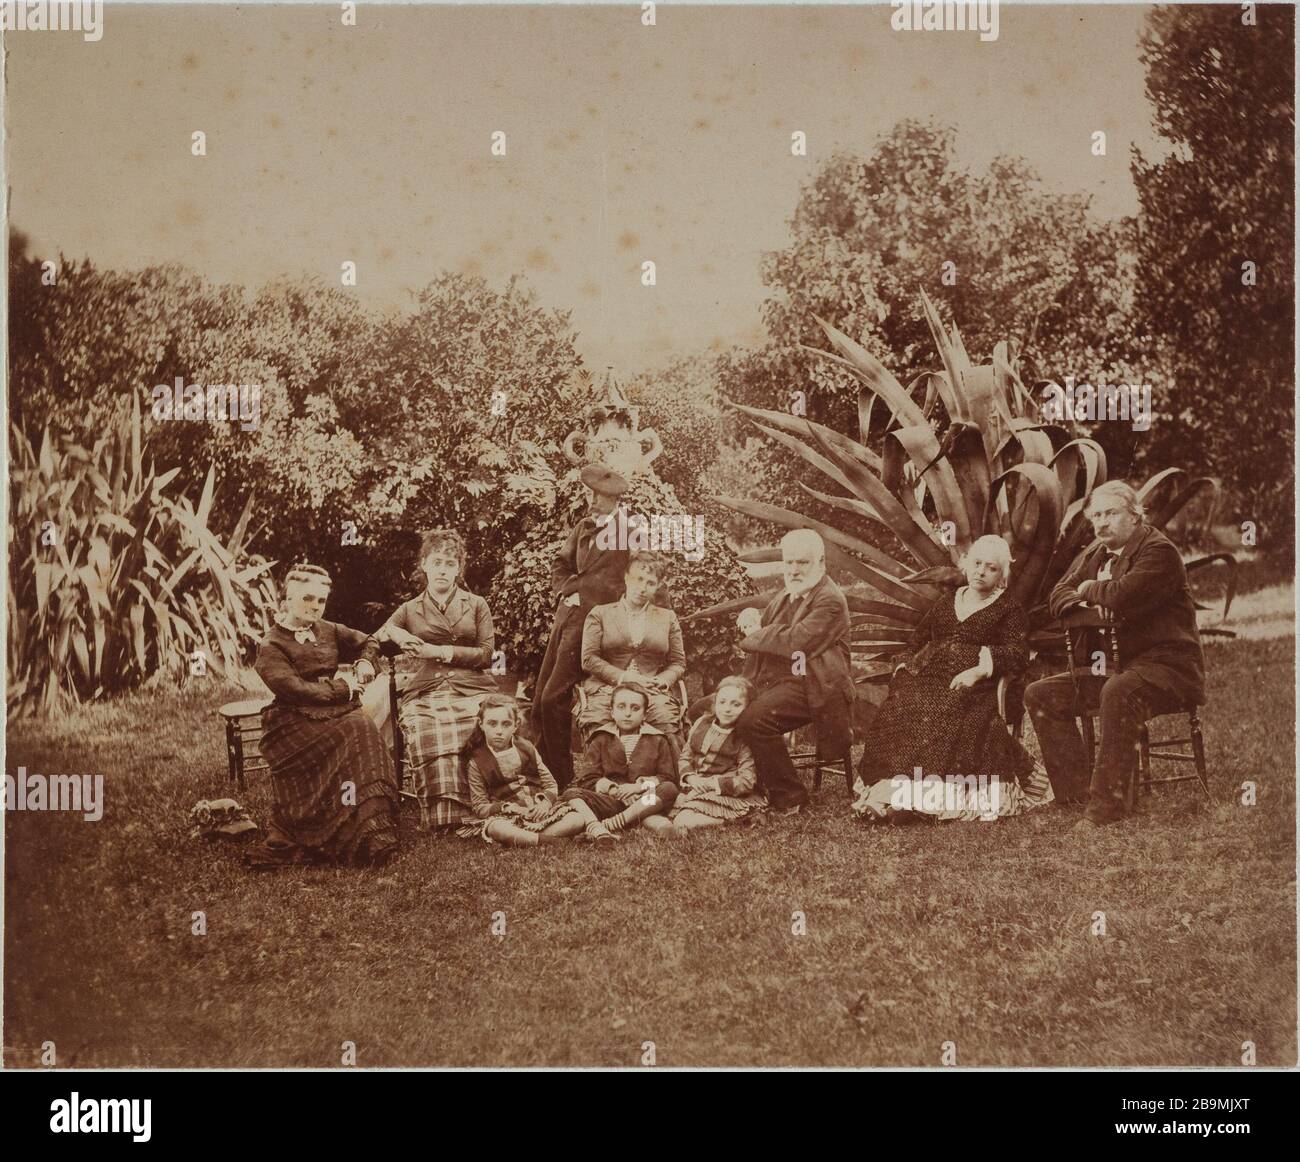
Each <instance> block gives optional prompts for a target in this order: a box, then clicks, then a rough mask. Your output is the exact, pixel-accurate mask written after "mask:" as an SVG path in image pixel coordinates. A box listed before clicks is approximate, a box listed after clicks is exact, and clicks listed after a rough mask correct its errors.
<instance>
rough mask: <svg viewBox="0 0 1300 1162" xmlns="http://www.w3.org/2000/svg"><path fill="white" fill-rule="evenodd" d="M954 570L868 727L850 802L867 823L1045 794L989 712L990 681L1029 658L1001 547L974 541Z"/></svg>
mask: <svg viewBox="0 0 1300 1162" xmlns="http://www.w3.org/2000/svg"><path fill="white" fill-rule="evenodd" d="M962 568H963V570H964V572H965V574H966V581H967V583H966V584H965V585H964V586H962V587H961V588H959V589H958V590H957V591H956V593H954V594H953V596H952V597H941V598H939V600H937V601H936V602H935V603H934V605H932V606H931V607H930V609H929V610H927V611H926V614H925V617H923V618H922V619H921V622H920V624H919V625H918V626H917V627H916V629H915V630H914V631H913V634H912V641H911V646H912V650H913V653H912V655H911V656H910V657H909V658H908V659H907V661H905V662H904V663H902V665H900V667H899V668H898V669H897V670H896V671H895V673H894V680H893V683H892V684H891V686H890V688H889V695H888V697H886V699H885V701H884V704H883V705H882V706H881V707H880V710H879V711H878V713H877V714H876V717H875V718H874V719H873V721H872V723H871V726H870V728H869V729H868V732H867V737H866V745H865V750H864V752H863V755H862V763H861V766H860V767H859V772H858V773H859V776H860V785H859V794H858V799H857V801H856V802H855V803H854V804H853V812H854V814H855V815H857V816H858V817H859V818H861V819H863V820H865V821H867V822H878V821H880V820H884V819H890V818H898V819H900V821H901V820H902V819H911V818H929V819H936V820H972V819H981V818H985V819H987V818H996V817H999V816H1005V815H1014V814H1017V813H1018V812H1020V811H1022V810H1024V809H1026V808H1028V807H1037V806H1040V805H1041V804H1042V803H1045V802H1049V801H1050V800H1051V787H1050V784H1049V783H1048V781H1047V775H1046V772H1045V771H1044V770H1043V768H1042V767H1041V765H1038V764H1035V762H1034V760H1033V759H1032V758H1031V757H1030V755H1029V754H1028V753H1027V752H1026V751H1025V749H1024V748H1023V747H1022V746H1021V745H1020V743H1019V742H1017V741H1016V740H1015V739H1014V738H1012V737H1011V734H1010V733H1009V732H1008V730H1007V728H1006V726H1005V724H1004V723H1003V722H1002V720H1001V718H1000V717H999V716H998V707H997V689H996V680H997V679H998V678H999V677H1001V676H1002V675H1003V674H1007V675H1010V676H1018V675H1020V674H1021V673H1022V672H1023V671H1024V669H1025V666H1026V665H1027V664H1028V661H1029V651H1028V649H1027V647H1026V645H1025V611H1024V610H1023V609H1022V608H1021V606H1020V604H1019V603H1018V602H1017V601H1016V600H1015V599H1014V598H1013V597H1011V595H1010V594H1008V593H1007V591H1006V584H1007V579H1008V577H1009V576H1010V572H1011V548H1010V546H1009V545H1008V544H1007V542H1006V541H1004V540H1003V539H1002V538H1001V537H998V536H984V537H980V538H979V540H977V541H975V542H974V544H972V545H971V547H970V549H969V550H968V551H967V553H966V555H965V556H964V557H963V558H962ZM945 780H946V782H945ZM958 780H960V781H958ZM981 788H983V789H984V790H985V792H986V793H985V794H984V795H983V796H981V795H980V793H979V792H980V789H981Z"/></svg>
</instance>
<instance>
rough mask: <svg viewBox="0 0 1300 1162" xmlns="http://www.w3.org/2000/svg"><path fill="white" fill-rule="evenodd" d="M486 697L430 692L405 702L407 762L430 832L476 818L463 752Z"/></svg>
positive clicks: (400, 712) (401, 721) (403, 725)
mask: <svg viewBox="0 0 1300 1162" xmlns="http://www.w3.org/2000/svg"><path fill="white" fill-rule="evenodd" d="M483 697H484V695H483V694H473V695H457V694H449V693H447V692H446V691H442V690H429V691H426V692H425V693H423V694H417V695H415V696H414V697H413V698H404V699H402V703H401V705H400V707H399V708H398V712H397V714H398V723H399V725H400V726H401V728H402V737H403V738H404V739H405V740H406V761H407V763H408V764H409V766H410V770H411V776H412V784H413V786H414V788H415V794H416V797H417V798H418V799H419V801H420V817H421V819H422V820H423V822H424V825H425V826H426V827H451V826H455V825H457V824H460V823H465V822H468V821H470V820H472V819H474V818H475V816H474V812H473V811H472V810H470V805H469V779H468V777H467V776H466V774H465V771H464V770H463V768H462V765H461V761H460V751H461V747H463V746H464V745H465V744H466V743H467V742H468V741H469V736H470V735H471V734H472V733H473V732H474V726H475V724H476V723H477V721H478V708H479V703H480V702H482V701H483Z"/></svg>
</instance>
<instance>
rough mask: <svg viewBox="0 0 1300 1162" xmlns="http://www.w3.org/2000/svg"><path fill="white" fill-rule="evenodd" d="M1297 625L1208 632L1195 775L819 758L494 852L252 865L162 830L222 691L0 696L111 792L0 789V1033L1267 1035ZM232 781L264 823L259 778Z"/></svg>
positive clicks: (844, 1038) (7, 1057)
mask: <svg viewBox="0 0 1300 1162" xmlns="http://www.w3.org/2000/svg"><path fill="white" fill-rule="evenodd" d="M1293 649H1294V642H1293V640H1292V639H1291V638H1272V639H1268V640H1253V641H1236V642H1226V643H1225V642H1221V641H1207V644H1206V650H1207V657H1208V663H1209V674H1210V704H1209V706H1208V707H1207V710H1206V714H1205V721H1206V732H1207V742H1208V748H1209V756H1210V767H1211V775H1212V780H1213V790H1214V799H1213V802H1212V803H1210V804H1208V805H1207V804H1204V803H1203V802H1202V801H1201V800H1200V797H1199V794H1198V792H1197V791H1196V790H1195V789H1194V788H1193V787H1192V786H1190V785H1180V786H1178V787H1176V788H1173V789H1171V790H1166V791H1164V792H1162V793H1158V794H1157V795H1156V796H1154V797H1153V798H1152V799H1149V800H1148V801H1147V802H1146V804H1145V806H1144V810H1143V814H1142V816H1141V817H1140V818H1138V819H1136V820H1131V821H1129V822H1126V823H1124V824H1121V825H1119V826H1116V827H1113V828H1109V829H1106V830H1102V831H1098V832H1095V833H1092V834H1089V835H1079V834H1076V833H1075V832H1074V831H1073V830H1072V826H1073V824H1074V822H1075V820H1076V819H1077V816H1075V815H1073V814H1068V813H1066V812H1063V811H1059V810H1057V809H1054V808H1049V809H1047V810H1045V811H1042V812H1040V813H1038V814H1037V815H1033V816H1027V817H1022V818H1019V819H1010V820H1005V821H1003V822H1000V823H992V824H968V825H949V826H947V827H928V826H917V827H909V828H884V829H876V830H867V829H865V828H863V827H862V826H861V825H858V824H856V823H855V822H853V821H852V820H851V819H850V817H849V816H848V813H847V810H846V809H845V797H844V788H843V785H842V783H838V782H837V783H836V784H834V785H827V786H824V787H823V789H822V792H821V794H820V797H819V799H818V802H817V805H816V807H815V809H814V810H813V811H812V813H811V814H809V815H806V816H801V817H796V818H792V819H771V820H767V821H765V823H764V824H763V825H762V826H759V827H756V828H754V829H752V830H751V829H738V830H730V829H728V830H725V831H720V832H719V833H716V834H706V835H698V836H696V837H694V838H693V839H692V840H691V841H689V842H687V843H680V844H674V843H665V842H656V841H655V840H654V839H653V838H652V837H651V836H650V835H648V834H640V835H636V836H634V837H632V838H629V839H628V840H625V841H624V842H623V843H622V844H620V845H619V846H618V848H616V849H614V850H610V851H606V850H602V849H595V848H592V847H590V846H587V845H581V846H579V845H572V846H564V847H559V848H548V849H541V850H539V849H531V850H502V849H495V848H492V847H489V846H488V845H486V844H483V843H478V842H465V841H462V840H454V839H450V840H436V841H434V840H429V839H426V838H423V837H420V836H417V835H416V834H415V833H414V831H413V829H412V826H411V817H410V815H409V814H408V815H407V817H406V818H405V820H404V829H403V842H404V850H403V852H402V854H401V856H400V857H399V859H398V860H397V861H396V862H395V863H394V864H393V865H391V866H390V867H389V868H386V869H385V870H384V871H383V872H381V873H367V872H351V871H338V870H333V869H294V870H291V871H284V872H279V873H275V874H270V875H267V874H262V875H253V874H250V873H247V872H245V871H244V870H242V868H241V867H240V865H239V850H238V848H237V847H234V846H208V845H207V844H206V843H204V842H203V841H199V840H191V839H189V838H188V835H187V820H186V814H187V812H188V810H189V808H190V806H191V805H192V804H193V803H194V801H195V800H197V799H199V798H203V797H214V798H215V797H219V796H221V795H224V794H227V793H229V792H228V787H227V783H226V781H225V758H224V750H223V745H222V738H221V731H220V726H219V720H218V719H217V718H216V716H215V714H214V713H213V711H214V708H215V707H216V706H217V705H219V704H220V702H221V701H222V700H223V699H222V696H221V692H220V691H219V690H216V689H214V688H212V687H204V688H199V689H197V690H195V691H192V692H191V693H189V694H187V695H167V696H162V695H147V694H141V695H138V696H134V697H131V698H128V699H125V700H123V701H120V702H117V703H114V704H111V705H105V706H98V707H92V708H90V709H87V710H84V711H82V712H80V713H78V714H77V715H76V716H75V717H74V718H72V719H70V720H67V721H65V722H63V723H59V724H52V723H33V722H14V723H11V724H10V727H9V734H8V750H7V756H6V759H5V770H6V772H8V773H10V774H12V773H14V772H15V771H16V769H17V767H18V766H19V765H23V766H26V767H27V768H28V770H29V771H35V772H40V773H42V774H51V775H52V774H70V773H78V774H80V773H89V774H95V773H102V774H103V775H104V780H105V798H106V804H107V805H106V809H105V814H104V818H103V820H102V821H100V822H98V823H87V822H83V821H81V819H80V818H79V817H78V818H70V817H68V816H59V815H56V814H53V813H48V814H40V813H32V814H18V813H13V814H10V815H9V816H8V817H7V819H6V822H5V827H6V832H5V835H6V846H7V853H6V859H7V863H6V884H5V888H6V895H5V982H4V983H5V995H4V1004H5V1012H4V1018H5V1025H4V1028H5V1052H4V1062H5V1064H6V1065H8V1066H33V1065H36V1064H38V1063H39V1054H40V1047H41V1044H42V1042H46V1041H53V1042H55V1044H56V1046H57V1053H58V1059H57V1060H58V1064H59V1065H62V1066H108V1065H117V1066H131V1065H154V1066H183V1065H209V1066H222V1065H237V1066H238V1065H242V1066H276V1065H305V1066H336V1065H338V1064H340V1061H341V1055H342V1043H343V1042H345V1041H352V1042H354V1043H355V1045H356V1047H357V1048H356V1052H357V1064H358V1065H361V1066H378V1065H436V1064H456V1065H604V1066H630V1065H637V1064H639V1063H640V1062H641V1060H642V1053H643V1050H642V1044H643V1042H646V1041H653V1042H654V1046H655V1059H656V1062H657V1064H659V1065H670V1066H671V1065H768V1066H773V1065H938V1064H940V1054H941V1052H942V1046H943V1044H944V1043H945V1042H953V1043H954V1044H955V1047H956V1061H957V1064H958V1065H1176V1064H1193V1065H1237V1064H1239V1063H1240V1058H1241V1055H1242V1051H1243V1050H1242V1043H1243V1042H1244V1041H1252V1042H1254V1044H1255V1046H1256V1054H1257V1060H1258V1063H1259V1064H1261V1065H1293V1064H1295V1063H1296V1039H1295V1029H1296V961H1295V951H1296V932H1295V914H1296V913H1295V766H1294V761H1295V699H1294V691H1295V671H1294V664H1293ZM1171 721H1172V720H1171ZM1246 780H1251V781H1254V782H1255V783H1256V784H1257V786H1258V792H1257V793H1258V804H1257V805H1256V806H1253V807H1244V806H1241V805H1240V802H1239V798H1240V794H1241V792H1240V789H1239V788H1240V784H1241V783H1242V782H1243V781H1246ZM241 801H242V802H244V804H245V806H247V807H248V808H249V809H250V811H251V812H252V814H253V816H254V817H255V818H257V819H259V820H262V821H265V819H266V818H267V809H268V800H267V796H266V794H265V788H264V786H260V785H259V786H250V788H249V790H248V792H247V793H246V794H245V795H244V796H242V797H241ZM196 911H202V912H204V913H205V914H206V920H207V935H205V936H195V935H192V934H191V914H192V913H194V912H196ZM1099 911H1100V912H1104V913H1105V922H1106V935H1105V936H1097V935H1093V934H1092V926H1093V916H1094V913H1096V912H1099ZM497 912H501V913H504V915H505V922H506V932H505V935H504V936H503V937H494V936H492V935H491V934H490V928H491V924H492V918H493V914H494V913H497ZM795 912H802V913H803V914H804V916H805V917H806V928H807V932H806V935H795V934H794V933H793V931H792V928H793V927H794V926H795V925H794V922H793V914H794V913H795Z"/></svg>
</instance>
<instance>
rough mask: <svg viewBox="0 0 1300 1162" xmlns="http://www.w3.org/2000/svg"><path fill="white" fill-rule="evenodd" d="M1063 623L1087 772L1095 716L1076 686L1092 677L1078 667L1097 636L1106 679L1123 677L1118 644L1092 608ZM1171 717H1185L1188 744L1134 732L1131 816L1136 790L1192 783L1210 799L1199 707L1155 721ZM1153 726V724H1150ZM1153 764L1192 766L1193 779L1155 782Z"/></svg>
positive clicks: (1107, 619)
mask: <svg viewBox="0 0 1300 1162" xmlns="http://www.w3.org/2000/svg"><path fill="white" fill-rule="evenodd" d="M1061 620H1062V623H1063V624H1064V626H1065V637H1066V644H1067V649H1068V657H1069V671H1070V681H1071V683H1072V684H1073V686H1074V707H1075V711H1076V716H1077V717H1078V719H1079V726H1080V730H1081V732H1082V734H1083V743H1084V748H1085V750H1086V752H1087V756H1088V769H1089V770H1091V769H1092V768H1093V765H1094V763H1095V762H1096V757H1097V732H1096V727H1095V726H1094V725H1093V720H1094V719H1095V718H1096V717H1097V712H1096V711H1086V710H1084V701H1083V691H1082V687H1081V684H1080V683H1081V679H1082V678H1084V677H1090V676H1092V666H1091V665H1090V664H1084V665H1079V664H1077V660H1078V658H1079V656H1080V655H1082V656H1083V657H1084V658H1085V659H1086V658H1088V657H1089V656H1090V655H1089V653H1088V639H1089V635H1090V634H1092V633H1100V634H1101V635H1102V637H1103V639H1104V641H1105V644H1106V655H1105V656H1106V672H1107V673H1108V674H1119V673H1122V672H1123V670H1122V668H1121V666H1120V660H1119V642H1118V638H1117V636H1116V633H1115V620H1114V618H1113V617H1112V616H1111V613H1110V611H1109V610H1106V609H1092V608H1089V609H1085V610H1076V611H1071V612H1069V613H1067V614H1066V615H1065V617H1063V618H1062V619H1061ZM1175 715H1180V716H1183V715H1185V716H1186V719H1187V737H1186V738H1182V737H1180V738H1165V739H1160V740H1158V741H1155V742H1153V741H1152V740H1151V731H1150V722H1144V723H1143V724H1142V726H1141V728H1140V729H1139V731H1138V764H1137V767H1136V769H1135V771H1134V774H1133V777H1132V778H1130V779H1129V783H1128V786H1127V787H1126V788H1125V791H1124V797H1125V801H1126V803H1127V806H1128V809H1129V810H1130V811H1132V810H1133V808H1134V807H1135V806H1136V803H1137V795H1138V791H1139V790H1141V791H1143V792H1145V793H1150V791H1151V788H1152V787H1156V786H1165V785H1167V784H1170V783H1190V782H1193V781H1194V782H1196V783H1198V784H1199V785H1200V788H1201V792H1202V793H1203V794H1204V795H1205V797H1206V798H1207V799H1208V798H1209V797H1210V776H1209V770H1208V767H1207V765H1206V761H1205V739H1204V737H1203V735H1202V733H1201V715H1200V706H1199V705H1188V704H1184V705H1183V706H1180V707H1179V708H1178V709H1177V710H1171V711H1166V712H1165V713H1163V714H1160V715H1157V717H1158V718H1169V717H1173V716H1175ZM1151 721H1154V719H1152V720H1151ZM1183 747H1190V748H1191V750H1190V752H1189V751H1187V750H1184V749H1173V748H1183ZM1153 758H1154V759H1160V760H1162V761H1164V762H1172V763H1176V764H1180V765H1182V764H1186V763H1191V764H1192V766H1193V770H1194V773H1192V774H1185V775H1182V774H1180V775H1164V776H1161V777H1156V776H1154V775H1152V773H1151V760H1152V759H1153Z"/></svg>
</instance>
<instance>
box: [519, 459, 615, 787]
mask: <svg viewBox="0 0 1300 1162" xmlns="http://www.w3.org/2000/svg"><path fill="white" fill-rule="evenodd" d="M580 478H581V480H582V483H583V484H585V485H586V486H587V488H588V489H590V490H591V511H590V512H589V513H588V514H587V515H586V516H585V517H583V518H582V520H580V521H579V522H578V523H577V524H576V525H574V526H573V529H572V530H571V531H570V533H569V536H568V539H567V540H566V541H565V542H564V547H563V548H562V549H560V551H559V553H558V554H557V556H556V558H555V564H554V565H552V566H551V588H552V590H553V591H554V593H555V596H556V597H558V598H559V600H560V605H559V608H558V609H557V610H556V612H555V624H554V625H553V626H552V628H551V637H550V640H549V641H548V642H547V645H546V656H545V657H544V658H543V659H542V668H541V671H540V672H539V673H538V675H537V692H536V697H535V699H534V703H533V729H534V732H535V733H536V735H537V749H538V750H540V751H541V752H542V758H544V759H545V760H546V765H547V766H548V767H549V768H550V770H551V773H552V774H553V775H554V776H555V781H556V782H557V783H558V784H559V787H560V790H564V788H565V787H567V786H568V785H569V783H570V781H571V780H572V779H573V753H572V751H571V750H570V740H571V733H570V732H571V730H572V723H571V718H570V716H571V714H572V710H573V688H574V686H576V685H577V684H578V683H579V682H580V681H581V680H582V626H583V622H585V621H586V620H587V614H588V613H590V612H591V610H592V609H593V608H594V607H595V606H597V605H607V604H609V603H610V602H612V601H617V600H618V599H619V598H620V597H622V596H623V574H624V573H625V572H626V571H627V560H628V552H627V549H626V548H625V547H623V548H610V549H604V548H601V547H599V545H598V544H597V543H596V538H597V534H598V533H599V531H600V529H601V527H602V525H603V524H604V523H605V522H606V521H608V520H609V519H611V516H612V514H613V513H614V512H615V510H616V509H617V508H618V500H619V497H621V496H622V495H623V493H625V492H626V491H627V481H626V480H624V479H623V477H621V476H620V475H619V474H618V473H617V472H615V471H614V470H613V469H612V468H606V467H605V466H604V465H603V464H588V465H587V466H586V467H585V468H584V469H583V470H582V472H581V473H580Z"/></svg>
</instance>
